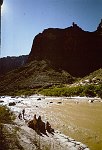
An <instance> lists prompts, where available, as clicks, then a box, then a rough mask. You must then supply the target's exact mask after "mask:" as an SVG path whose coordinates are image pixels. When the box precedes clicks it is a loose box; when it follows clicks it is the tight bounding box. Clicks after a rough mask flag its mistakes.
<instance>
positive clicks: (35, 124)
mask: <svg viewBox="0 0 102 150" xmlns="http://www.w3.org/2000/svg"><path fill="white" fill-rule="evenodd" d="M33 125H34V130H37V118H36V114H35V115H34V118H33Z"/></svg>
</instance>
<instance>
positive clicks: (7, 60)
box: [0, 55, 28, 75]
mask: <svg viewBox="0 0 102 150" xmlns="http://www.w3.org/2000/svg"><path fill="white" fill-rule="evenodd" d="M27 58H28V56H27V55H23V56H19V57H4V58H0V75H3V74H5V73H7V72H9V71H11V70H14V69H16V68H18V67H21V66H23V65H24V64H25V63H26V60H27Z"/></svg>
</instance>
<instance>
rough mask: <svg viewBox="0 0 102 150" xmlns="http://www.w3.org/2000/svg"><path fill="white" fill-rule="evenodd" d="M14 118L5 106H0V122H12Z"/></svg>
mask: <svg viewBox="0 0 102 150" xmlns="http://www.w3.org/2000/svg"><path fill="white" fill-rule="evenodd" d="M14 118H15V116H14V115H13V113H12V112H11V111H10V110H9V109H8V108H7V107H6V106H0V123H12V121H13V120H14Z"/></svg>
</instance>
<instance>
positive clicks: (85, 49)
mask: <svg viewBox="0 0 102 150" xmlns="http://www.w3.org/2000/svg"><path fill="white" fill-rule="evenodd" d="M101 31H102V28H101V23H100V24H99V27H98V28H97V30H96V31H95V32H86V31H83V30H82V29H81V28H80V27H78V26H77V25H76V24H75V23H73V26H71V27H68V28H66V29H58V28H55V29H54V28H49V29H46V30H44V31H43V32H42V33H40V34H38V35H37V36H36V37H35V38H34V41H33V45H32V49H31V52H30V54H29V57H28V62H30V61H32V60H47V61H49V62H50V63H51V64H52V65H53V66H54V67H55V68H58V69H64V70H66V71H67V72H69V73H70V74H71V75H73V76H79V77H82V76H85V75H87V74H89V73H90V72H93V71H94V70H97V69H99V68H101V67H102V34H101V33H102V32H101Z"/></svg>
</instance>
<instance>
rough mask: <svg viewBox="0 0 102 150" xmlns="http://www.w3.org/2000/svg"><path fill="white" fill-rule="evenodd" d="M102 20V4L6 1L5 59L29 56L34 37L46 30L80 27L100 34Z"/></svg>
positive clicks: (96, 0) (69, 0)
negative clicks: (6, 57) (7, 57)
mask: <svg viewBox="0 0 102 150" xmlns="http://www.w3.org/2000/svg"><path fill="white" fill-rule="evenodd" d="M101 18H102V0H4V3H3V6H2V30H1V40H2V41H1V56H0V57H4V56H19V55H24V54H29V53H30V50H31V46H32V42H33V39H34V37H35V36H36V35H37V34H38V33H40V32H42V31H43V30H44V29H46V28H49V27H52V28H66V27H69V26H71V25H72V22H75V23H77V24H78V25H79V26H80V27H81V28H83V29H84V30H86V31H94V30H96V28H97V26H98V24H99V23H100V20H101Z"/></svg>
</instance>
